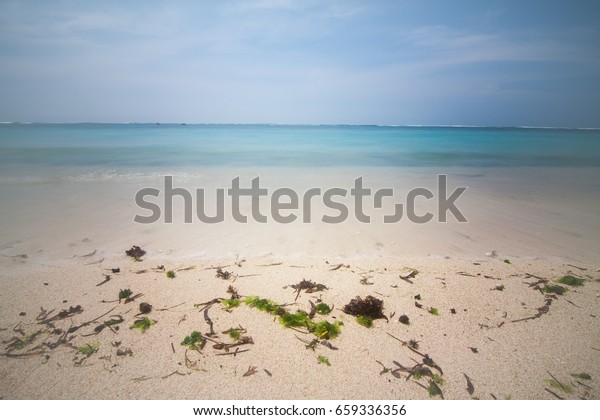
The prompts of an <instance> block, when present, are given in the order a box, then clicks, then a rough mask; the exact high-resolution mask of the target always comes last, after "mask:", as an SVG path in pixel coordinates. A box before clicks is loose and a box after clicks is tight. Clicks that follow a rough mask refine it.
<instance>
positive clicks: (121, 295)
mask: <svg viewBox="0 0 600 420" xmlns="http://www.w3.org/2000/svg"><path fill="white" fill-rule="evenodd" d="M131 295H133V292H132V291H131V289H121V290H120V291H119V303H121V300H122V299H127V298H129V297H130V296H131Z"/></svg>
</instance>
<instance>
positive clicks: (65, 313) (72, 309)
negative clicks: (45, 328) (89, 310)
mask: <svg viewBox="0 0 600 420" xmlns="http://www.w3.org/2000/svg"><path fill="white" fill-rule="evenodd" d="M82 312H83V308H82V307H81V305H77V306H69V309H63V310H62V311H60V312H59V313H58V314H56V315H54V316H53V317H52V318H49V319H44V320H43V321H40V322H38V324H50V323H52V322H54V321H58V320H62V319H65V318H70V317H72V316H73V315H77V314H80V313H82Z"/></svg>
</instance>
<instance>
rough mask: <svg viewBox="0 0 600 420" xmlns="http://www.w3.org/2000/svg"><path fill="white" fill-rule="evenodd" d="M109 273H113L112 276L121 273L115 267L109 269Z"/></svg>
mask: <svg viewBox="0 0 600 420" xmlns="http://www.w3.org/2000/svg"><path fill="white" fill-rule="evenodd" d="M110 272H111V273H113V274H117V273H120V272H121V269H120V268H118V267H117V268H111V269H110Z"/></svg>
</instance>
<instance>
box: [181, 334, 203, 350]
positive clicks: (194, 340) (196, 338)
mask: <svg viewBox="0 0 600 420" xmlns="http://www.w3.org/2000/svg"><path fill="white" fill-rule="evenodd" d="M204 344H206V339H205V338H204V337H203V336H202V334H201V333H199V332H198V331H192V333H191V334H190V335H187V336H186V337H185V338H184V339H183V341H182V342H181V345H182V346H186V347H187V348H188V349H190V350H198V351H200V350H201V349H202V347H204Z"/></svg>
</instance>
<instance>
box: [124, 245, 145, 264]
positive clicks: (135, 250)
mask: <svg viewBox="0 0 600 420" xmlns="http://www.w3.org/2000/svg"><path fill="white" fill-rule="evenodd" d="M125 254H126V255H127V256H128V257H131V258H133V260H134V261H136V262H139V261H142V257H143V256H144V255H146V251H145V250H143V249H142V248H140V247H139V246H137V245H134V246H132V247H131V248H130V249H128V250H127V251H125Z"/></svg>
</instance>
